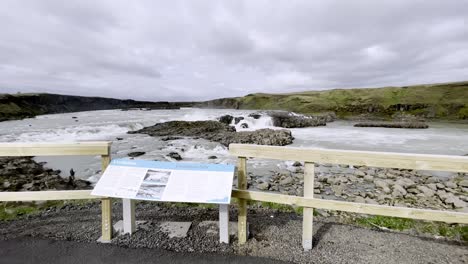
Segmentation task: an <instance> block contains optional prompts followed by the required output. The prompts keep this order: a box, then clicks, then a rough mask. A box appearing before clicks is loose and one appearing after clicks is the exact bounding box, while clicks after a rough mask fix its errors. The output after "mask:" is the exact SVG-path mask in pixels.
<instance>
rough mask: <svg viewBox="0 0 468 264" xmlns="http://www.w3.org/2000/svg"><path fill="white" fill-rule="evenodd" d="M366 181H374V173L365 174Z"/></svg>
mask: <svg viewBox="0 0 468 264" xmlns="http://www.w3.org/2000/svg"><path fill="white" fill-rule="evenodd" d="M364 181H366V182H373V181H374V177H373V176H372V175H366V176H364Z"/></svg>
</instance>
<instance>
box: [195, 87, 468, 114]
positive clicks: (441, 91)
mask: <svg viewBox="0 0 468 264" xmlns="http://www.w3.org/2000/svg"><path fill="white" fill-rule="evenodd" d="M203 105H204V106H206V107H226V108H238V109H260V110H262V109H265V110H266V109H269V110H288V111H294V112H298V113H303V114H317V113H323V112H335V113H336V114H337V115H338V117H340V118H349V117H354V116H358V115H370V116H374V117H381V118H390V117H391V116H392V115H394V114H395V113H397V112H405V113H408V114H413V115H416V116H421V117H424V118H436V119H447V120H457V119H468V82H457V83H445V84H430V85H415V86H404V87H383V88H366V89H335V90H327V91H309V92H299V93H289V94H268V93H258V94H249V95H247V96H244V97H236V98H225V99H217V100H213V101H209V102H205V103H204V104H203Z"/></svg>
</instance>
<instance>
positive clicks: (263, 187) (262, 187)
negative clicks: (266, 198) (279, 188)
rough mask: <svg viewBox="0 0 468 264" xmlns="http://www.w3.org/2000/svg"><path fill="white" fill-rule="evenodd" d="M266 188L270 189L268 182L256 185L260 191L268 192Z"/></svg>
mask: <svg viewBox="0 0 468 264" xmlns="http://www.w3.org/2000/svg"><path fill="white" fill-rule="evenodd" d="M268 188H270V184H269V183H268V182H263V183H260V184H258V185H257V189H259V190H262V191H265V190H268Z"/></svg>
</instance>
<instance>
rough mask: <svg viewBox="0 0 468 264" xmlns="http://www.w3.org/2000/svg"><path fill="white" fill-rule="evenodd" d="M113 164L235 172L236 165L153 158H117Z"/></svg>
mask: <svg viewBox="0 0 468 264" xmlns="http://www.w3.org/2000/svg"><path fill="white" fill-rule="evenodd" d="M111 165H116V166H128V167H143V168H153V169H167V170H193V171H224V172H234V165H225V164H209V163H188V162H163V161H151V160H131V159H115V160H112V162H111Z"/></svg>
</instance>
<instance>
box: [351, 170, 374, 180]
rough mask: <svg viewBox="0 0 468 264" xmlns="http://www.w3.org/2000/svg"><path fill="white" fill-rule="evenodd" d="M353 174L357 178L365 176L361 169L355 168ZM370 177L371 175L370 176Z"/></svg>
mask: <svg viewBox="0 0 468 264" xmlns="http://www.w3.org/2000/svg"><path fill="white" fill-rule="evenodd" d="M354 175H356V176H357V177H359V178H362V177H365V176H366V173H365V172H363V171H360V170H356V171H354ZM371 177H372V176H371Z"/></svg>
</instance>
